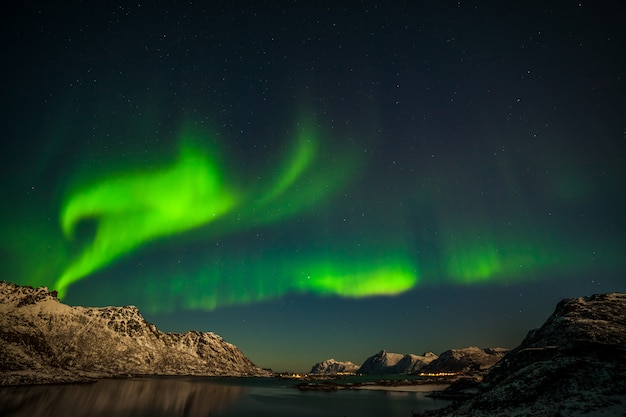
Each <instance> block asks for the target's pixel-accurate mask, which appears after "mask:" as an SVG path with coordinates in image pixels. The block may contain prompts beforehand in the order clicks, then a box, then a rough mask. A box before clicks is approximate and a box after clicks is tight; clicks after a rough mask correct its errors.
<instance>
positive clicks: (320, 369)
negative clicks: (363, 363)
mask: <svg viewBox="0 0 626 417" xmlns="http://www.w3.org/2000/svg"><path fill="white" fill-rule="evenodd" d="M358 370H359V365H357V364H354V363H352V362H349V361H348V362H339V361H336V360H334V359H328V360H325V361H324V362H319V363H316V364H315V365H313V367H312V368H311V372H309V373H310V374H318V375H336V374H339V373H355V372H356V371H358Z"/></svg>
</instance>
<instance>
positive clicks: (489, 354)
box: [420, 346, 509, 375]
mask: <svg viewBox="0 0 626 417" xmlns="http://www.w3.org/2000/svg"><path fill="white" fill-rule="evenodd" d="M508 351H509V350H508V349H505V348H498V347H496V348H479V347H476V346H469V347H466V348H461V349H450V350H446V351H445V352H443V353H442V354H441V355H439V357H438V358H437V359H436V360H434V361H432V362H431V363H429V364H427V365H426V366H424V367H423V368H421V369H420V372H423V373H432V374H437V373H443V372H449V373H455V374H466V375H468V374H475V373H481V372H483V371H485V370H487V369H489V368H491V367H492V366H493V365H495V364H496V363H497V362H498V361H499V360H500V359H502V358H503V357H504V355H505V354H506V353H507V352H508Z"/></svg>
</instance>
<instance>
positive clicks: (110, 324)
mask: <svg viewBox="0 0 626 417" xmlns="http://www.w3.org/2000/svg"><path fill="white" fill-rule="evenodd" d="M128 375H203V376H262V375H263V376H269V375H271V372H269V371H265V370H262V369H260V368H258V367H257V366H256V365H254V364H253V363H252V362H251V361H250V360H249V359H248V358H247V357H246V356H245V355H244V354H243V353H242V352H241V351H240V350H239V349H238V348H237V347H236V346H234V345H232V344H230V343H227V342H226V341H224V339H222V338H221V337H220V336H218V335H216V334H214V333H211V332H194V331H190V332H186V333H164V332H162V331H160V330H158V329H157V328H156V326H154V325H153V324H150V323H148V322H147V321H146V320H145V319H144V318H143V317H142V316H141V314H140V313H139V310H138V309H137V308H136V307H133V306H125V307H104V308H87V307H70V306H68V305H65V304H62V303H61V302H60V301H59V300H58V298H57V296H56V292H55V291H52V292H50V291H48V289H47V288H45V287H40V288H32V287H25V286H18V285H15V284H11V283H7V282H4V281H1V282H0V385H20V384H41V383H60V382H77V381H83V380H89V379H93V378H103V377H118V376H128Z"/></svg>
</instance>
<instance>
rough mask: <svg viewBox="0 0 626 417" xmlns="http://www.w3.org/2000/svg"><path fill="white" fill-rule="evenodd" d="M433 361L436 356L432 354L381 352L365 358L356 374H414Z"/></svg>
mask: <svg viewBox="0 0 626 417" xmlns="http://www.w3.org/2000/svg"><path fill="white" fill-rule="evenodd" d="M435 359H437V355H435V354H434V353H432V352H426V353H424V354H423V355H414V354H406V355H405V354H401V353H391V352H387V351H386V350H381V351H380V352H378V353H377V354H375V355H373V356H370V357H369V358H367V359H366V360H365V362H363V365H361V367H360V368H359V370H358V371H357V373H358V374H366V375H382V374H409V373H415V372H417V371H419V370H420V369H421V368H423V367H424V366H425V365H427V364H429V363H431V362H432V361H434V360H435Z"/></svg>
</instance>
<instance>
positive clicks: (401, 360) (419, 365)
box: [310, 346, 508, 375]
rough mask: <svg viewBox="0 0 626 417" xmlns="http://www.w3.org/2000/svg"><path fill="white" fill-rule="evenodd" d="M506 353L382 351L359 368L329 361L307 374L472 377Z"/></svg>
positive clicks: (488, 350) (500, 350)
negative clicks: (447, 374)
mask: <svg viewBox="0 0 626 417" xmlns="http://www.w3.org/2000/svg"><path fill="white" fill-rule="evenodd" d="M507 352H508V349H504V348H485V349H483V348H479V347H475V346H469V347H465V348H461V349H450V350H446V351H445V352H443V353H442V354H441V355H439V356H437V355H435V354H434V353H432V352H426V353H424V354H423V355H415V354H411V353H409V354H402V353H391V352H387V351H386V350H381V351H380V352H378V353H377V354H375V355H373V356H370V357H369V358H367V359H366V360H365V362H363V365H361V366H359V365H355V364H353V363H352V362H337V361H335V360H334V359H329V360H326V361H324V362H319V363H317V364H315V365H314V366H313V367H312V368H311V372H310V373H312V374H326V375H330V374H337V373H345V372H352V373H356V374H363V375H385V374H441V373H454V374H463V375H471V374H475V373H481V372H484V371H485V370H486V369H488V368H490V367H491V366H493V365H495V364H496V363H497V362H498V361H499V360H500V359H502V358H503V357H504V355H505V354H506V353H507ZM348 369H349V370H348Z"/></svg>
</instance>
